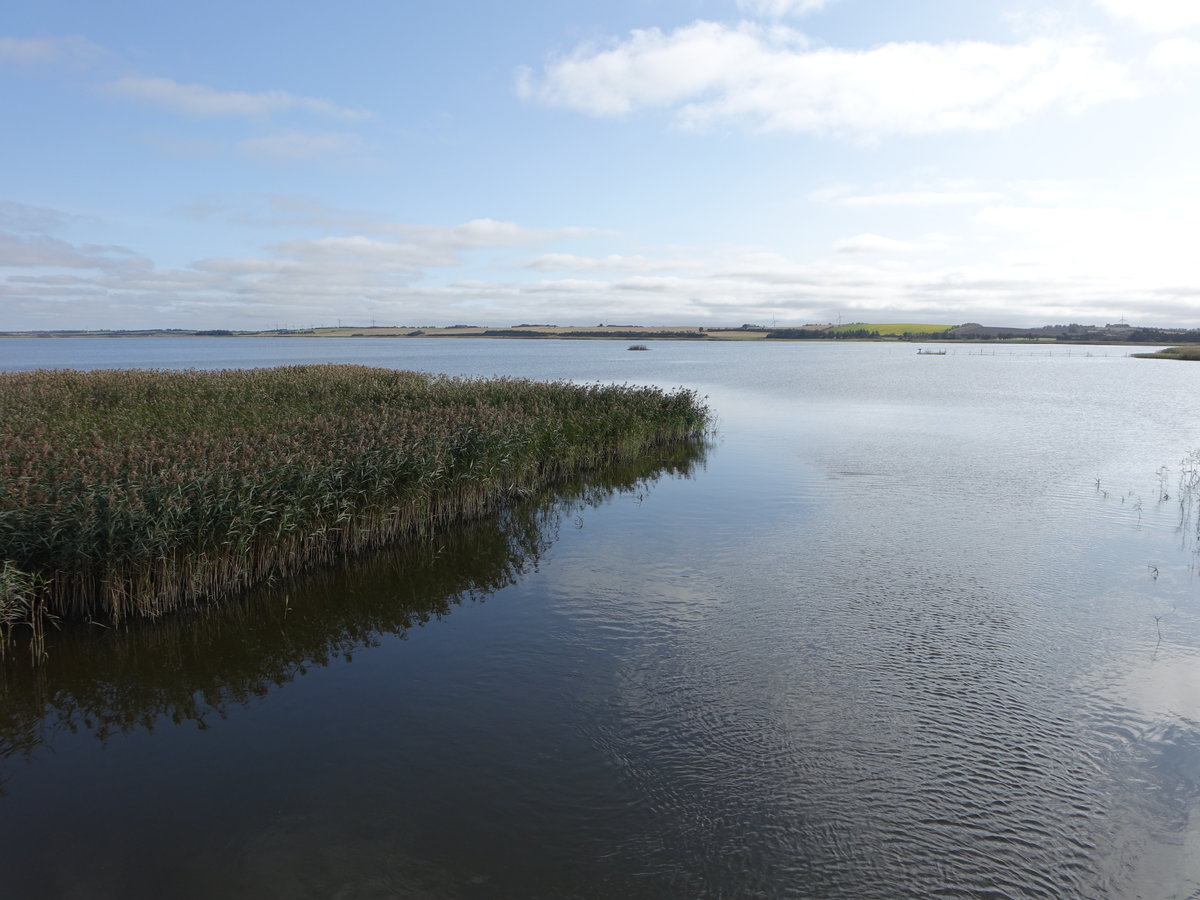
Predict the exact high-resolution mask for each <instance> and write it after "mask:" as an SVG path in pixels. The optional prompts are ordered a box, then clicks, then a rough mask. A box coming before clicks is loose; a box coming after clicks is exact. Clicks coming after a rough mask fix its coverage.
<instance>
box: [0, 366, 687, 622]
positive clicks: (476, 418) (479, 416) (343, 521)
mask: <svg viewBox="0 0 1200 900" xmlns="http://www.w3.org/2000/svg"><path fill="white" fill-rule="evenodd" d="M707 421H708V412H707V409H706V408H705V407H704V405H703V404H702V402H700V400H699V399H698V398H697V397H696V395H695V394H693V393H692V392H690V391H686V390H678V391H674V392H667V391H662V390H660V389H657V388H648V387H631V386H628V385H625V386H601V385H574V384H569V383H565V382H552V383H543V382H532V381H525V380H520V379H511V378H497V379H490V380H480V379H459V378H450V377H444V376H429V375H423V374H419V373H414V372H401V371H392V370H385V369H371V368H365V367H359V366H344V365H322V366H292V367H285V368H277V369H254V370H226V371H219V372H197V371H188V372H176V371H95V372H77V371H36V372H25V373H10V374H3V375H0V422H3V423H4V424H3V430H2V431H0V565H2V566H3V573H4V574H3V579H4V581H3V583H2V586H0V622H2V623H3V625H2V627H3V629H4V634H3V635H0V636H2V637H8V636H9V635H11V633H12V629H13V628H14V627H17V625H18V623H20V622H22V621H23V622H24V623H25V624H28V625H30V626H31V627H33V628H34V629H35V631H36V628H37V627H38V626H39V625H40V618H41V616H42V615H50V616H59V617H62V618H63V619H66V620H82V621H89V620H95V621H99V622H101V623H113V622H120V621H122V620H125V619H128V618H131V617H155V616H158V615H161V614H163V613H166V612H170V611H173V610H177V609H181V608H187V607H193V606H198V605H201V604H204V603H207V602H209V601H211V600H213V599H217V598H222V597H227V596H229V595H231V594H235V593H237V592H241V591H243V590H245V589H246V588H248V587H250V586H252V585H256V584H261V583H264V582H267V581H270V580H271V579H273V578H276V577H280V576H286V575H290V574H292V573H295V572H299V571H302V570H304V569H307V568H311V567H314V566H318V565H322V564H328V563H331V562H333V561H335V560H337V559H339V558H341V557H343V556H345V555H348V554H352V553H356V552H360V551H363V550H366V549H369V548H373V547H379V546H384V545H387V544H391V543H395V542H397V541H400V540H404V539H406V538H408V537H411V536H413V535H416V534H420V533H422V532H424V531H427V530H429V529H431V528H435V527H437V526H439V525H444V524H448V523H451V522H454V521H458V520H462V519H466V518H472V517H475V516H478V515H480V514H482V513H485V512H487V511H489V510H492V509H496V508H498V507H500V506H502V505H503V504H504V503H505V502H506V501H507V500H509V499H511V498H513V497H521V496H524V495H527V494H529V493H531V492H534V491H536V490H538V489H539V488H541V487H544V486H545V485H548V484H551V483H553V482H554V481H555V480H556V479H561V478H562V477H564V476H567V475H570V474H572V473H578V472H581V471H587V470H590V469H593V468H596V467H599V466H602V465H605V464H610V463H615V462H620V461H627V460H631V459H636V458H637V457H639V456H640V455H643V454H645V453H647V452H649V451H651V450H652V449H653V448H655V447H660V446H666V445H669V444H672V443H678V442H681V441H687V440H689V439H692V438H694V437H696V436H698V435H700V434H701V433H703V431H704V430H705V428H706V427H707Z"/></svg>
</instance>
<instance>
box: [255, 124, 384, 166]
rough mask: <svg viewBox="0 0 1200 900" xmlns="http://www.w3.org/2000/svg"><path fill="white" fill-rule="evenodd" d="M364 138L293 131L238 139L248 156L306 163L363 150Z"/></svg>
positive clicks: (352, 135)
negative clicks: (242, 139)
mask: <svg viewBox="0 0 1200 900" xmlns="http://www.w3.org/2000/svg"><path fill="white" fill-rule="evenodd" d="M362 147H363V141H362V139H361V138H360V137H358V135H354V134H337V133H324V134H312V133H307V132H303V131H289V132H286V133H284V134H272V135H266V136H264V137H258V138H248V139H246V140H244V141H238V143H237V145H236V148H237V151H238V152H239V153H241V154H244V155H246V156H254V157H260V158H264V159H269V160H273V161H276V162H306V161H310V160H315V159H327V158H330V157H335V156H341V155H343V154H345V153H351V152H355V151H359V150H361V149H362Z"/></svg>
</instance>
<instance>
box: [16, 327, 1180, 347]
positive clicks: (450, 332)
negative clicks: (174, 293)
mask: <svg viewBox="0 0 1200 900" xmlns="http://www.w3.org/2000/svg"><path fill="white" fill-rule="evenodd" d="M0 337H7V338H27V339H42V340H45V339H54V338H128V337H143V338H144V337H151V338H172V337H219V338H276V337H292V338H295V337H302V338H329V337H338V338H392V339H397V338H442V339H454V338H465V337H471V338H496V339H504V340H613V341H627V340H637V341H645V340H661V341H771V342H796V341H822V342H824V341H891V342H908V343H964V342H965V343H1017V342H1019V343H1072V344H1114V343H1120V344H1134V343H1140V344H1182V343H1192V342H1200V331H1195V330H1192V331H1189V330H1185V329H1178V328H1134V327H1132V326H1129V325H1123V324H1121V325H1105V326H1080V325H1068V326H1044V327H1039V328H1011V327H992V326H984V325H978V324H974V323H970V324H967V325H955V326H951V325H943V324H924V323H865V322H856V323H851V324H849V325H833V324H823V325H801V326H779V327H775V326H766V325H757V324H745V325H740V326H690V325H683V326H671V325H661V326H655V325H594V326H585V325H566V326H559V325H514V326H508V327H489V326H483V325H451V326H337V327H334V326H329V327H314V328H275V329H269V330H263V331H235V330H230V329H181V328H179V329H120V330H83V329H79V330H71V329H56V330H35V331H4V332H0Z"/></svg>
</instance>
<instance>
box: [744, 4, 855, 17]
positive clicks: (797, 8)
mask: <svg viewBox="0 0 1200 900" xmlns="http://www.w3.org/2000/svg"><path fill="white" fill-rule="evenodd" d="M837 2H838V0H737V5H738V9H740V10H741V11H742V12H744V13H746V14H748V15H751V16H758V17H760V18H769V19H782V18H784V17H785V16H805V15H808V14H809V13H815V12H818V11H820V10H822V9H824V8H825V7H826V6H831V5H833V4H834V3H837Z"/></svg>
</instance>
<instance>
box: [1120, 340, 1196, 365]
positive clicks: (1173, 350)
mask: <svg viewBox="0 0 1200 900" xmlns="http://www.w3.org/2000/svg"><path fill="white" fill-rule="evenodd" d="M1133 355H1134V356H1136V357H1137V358H1138V359H1182V360H1188V361H1192V362H1200V343H1198V344H1183V345H1181V346H1178V347H1165V348H1164V349H1162V350H1159V351H1157V352H1156V353H1135V354H1133Z"/></svg>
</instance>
